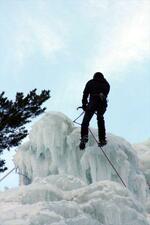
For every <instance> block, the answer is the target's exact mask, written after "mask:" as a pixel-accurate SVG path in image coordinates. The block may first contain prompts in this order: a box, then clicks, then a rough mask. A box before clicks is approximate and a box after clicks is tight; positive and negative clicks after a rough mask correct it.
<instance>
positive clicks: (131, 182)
mask: <svg viewBox="0 0 150 225" xmlns="http://www.w3.org/2000/svg"><path fill="white" fill-rule="evenodd" d="M92 131H93V132H94V134H95V135H96V136H97V130H96V129H93V130H92ZM107 137H108V144H107V145H106V146H105V147H104V150H105V152H106V154H107V156H108V157H109V158H110V159H111V161H112V163H113V164H114V165H115V167H116V169H117V171H118V172H119V174H120V175H121V177H122V179H123V180H124V181H125V183H126V185H127V186H128V188H129V189H130V191H131V192H132V193H134V194H135V195H136V197H137V198H138V200H140V201H142V202H144V201H145V199H146V182H145V178H144V176H143V174H142V172H141V170H140V168H139V163H138V159H137V156H136V153H135V151H134V149H133V148H132V146H131V145H130V144H129V143H128V142H127V141H125V140H124V139H123V138H120V137H117V136H114V135H112V134H108V135H107ZM79 140H80V128H79V127H75V126H74V124H73V122H72V121H71V120H70V119H69V118H68V117H67V116H65V115H64V114H62V113H58V112H49V113H46V114H45V115H44V116H43V117H42V118H41V119H40V120H39V121H38V122H37V123H36V124H35V125H34V126H33V127H32V130H31V132H30V134H29V141H28V142H27V143H25V144H23V145H22V146H20V147H19V148H18V151H17V154H16V156H15V159H14V161H15V164H16V166H17V167H18V168H19V171H20V173H21V174H24V176H20V184H29V183H32V182H33V180H34V179H35V178H36V177H47V176H49V175H56V174H59V175H63V174H65V175H73V176H74V177H78V178H80V179H81V180H83V181H84V182H85V183H87V184H90V183H94V182H96V181H103V180H112V181H115V182H120V180H119V178H118V176H117V174H116V173H115V171H114V170H113V169H112V167H111V166H110V164H109V163H108V161H107V159H106V158H105V156H104V155H103V153H102V151H101V150H100V149H99V148H98V147H97V144H96V143H95V141H94V139H93V137H92V136H90V135H89V142H88V144H87V147H86V149H85V151H80V150H79V147H78V145H79Z"/></svg>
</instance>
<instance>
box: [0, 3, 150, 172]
mask: <svg viewBox="0 0 150 225" xmlns="http://www.w3.org/2000/svg"><path fill="white" fill-rule="evenodd" d="M0 27H1V30H0V62H1V66H0V78H1V79H0V81H1V82H0V89H1V92H2V91H5V92H6V96H8V97H9V98H14V96H15V93H16V92H19V91H21V92H24V93H27V92H29V91H30V90H32V89H34V88H37V89H38V91H40V90H42V89H50V90H51V96H52V97H51V99H50V100H48V101H47V102H46V104H45V105H46V106H47V111H51V110H52V111H54V110H55V111H61V112H63V113H65V114H66V115H68V116H69V117H70V118H72V119H74V118H75V117H77V116H78V114H79V112H78V111H76V107H77V106H80V105H81V99H82V92H83V89H84V86H85V84H86V82H87V81H88V80H89V79H91V78H92V77H93V74H94V73H95V72H97V71H100V72H102V73H103V74H104V76H105V77H106V79H107V80H108V81H109V83H110V85H111V92H110V95H109V106H108V110H107V113H106V116H105V118H106V128H107V132H110V133H113V134H116V135H118V136H122V137H123V138H125V139H127V140H128V141H129V142H131V143H137V142H142V141H144V140H146V139H148V138H150V88H149V86H150V74H149V71H150V0H119V1H118V0H55V1H53V0H0ZM91 125H92V126H94V127H96V119H95V118H93V121H92V122H91ZM7 157H8V158H9V156H7ZM9 163H10V162H9ZM10 169H11V165H10Z"/></svg>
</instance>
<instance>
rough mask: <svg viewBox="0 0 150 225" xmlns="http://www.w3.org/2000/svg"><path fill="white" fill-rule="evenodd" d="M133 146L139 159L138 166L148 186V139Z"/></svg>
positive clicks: (149, 145) (149, 163)
mask: <svg viewBox="0 0 150 225" xmlns="http://www.w3.org/2000/svg"><path fill="white" fill-rule="evenodd" d="M134 148H135V150H136V151H137V154H138V157H139V160H140V167H141V169H142V171H143V173H144V175H145V177H146V180H147V183H148V185H149V187H150V139H149V140H147V141H145V142H143V143H140V144H135V145H134Z"/></svg>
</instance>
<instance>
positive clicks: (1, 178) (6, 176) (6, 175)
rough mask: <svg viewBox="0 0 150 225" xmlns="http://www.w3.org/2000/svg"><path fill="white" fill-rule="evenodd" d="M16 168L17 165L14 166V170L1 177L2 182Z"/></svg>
mask: <svg viewBox="0 0 150 225" xmlns="http://www.w3.org/2000/svg"><path fill="white" fill-rule="evenodd" d="M14 170H16V167H14V168H13V169H12V170H10V171H9V172H8V173H7V174H6V175H5V176H3V177H2V178H1V179H0V182H1V181H2V180H4V179H5V178H6V177H7V176H8V175H9V174H11V173H12V172H13V171H14Z"/></svg>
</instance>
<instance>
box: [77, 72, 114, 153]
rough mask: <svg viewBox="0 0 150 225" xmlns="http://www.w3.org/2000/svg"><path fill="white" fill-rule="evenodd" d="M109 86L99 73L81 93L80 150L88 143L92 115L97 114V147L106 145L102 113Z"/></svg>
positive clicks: (105, 104) (105, 105)
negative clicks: (82, 115)
mask: <svg viewBox="0 0 150 225" xmlns="http://www.w3.org/2000/svg"><path fill="white" fill-rule="evenodd" d="M109 91H110V85H109V83H108V81H107V80H106V79H105V78H104V75H103V74H102V73H101V72H96V73H95V74H94V76H93V79H91V80H89V81H88V82H87V84H86V86H85V89H84V91H83V98H82V108H83V110H84V111H85V114H84V118H83V121H82V124H81V142H80V145H79V147H80V149H81V150H83V149H84V148H85V145H86V142H88V127H89V123H90V120H91V118H92V116H93V115H94V113H95V112H96V113H97V122H98V137H99V146H104V145H106V144H107V140H106V131H105V121H104V113H105V112H106V108H107V96H108V93H109Z"/></svg>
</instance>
